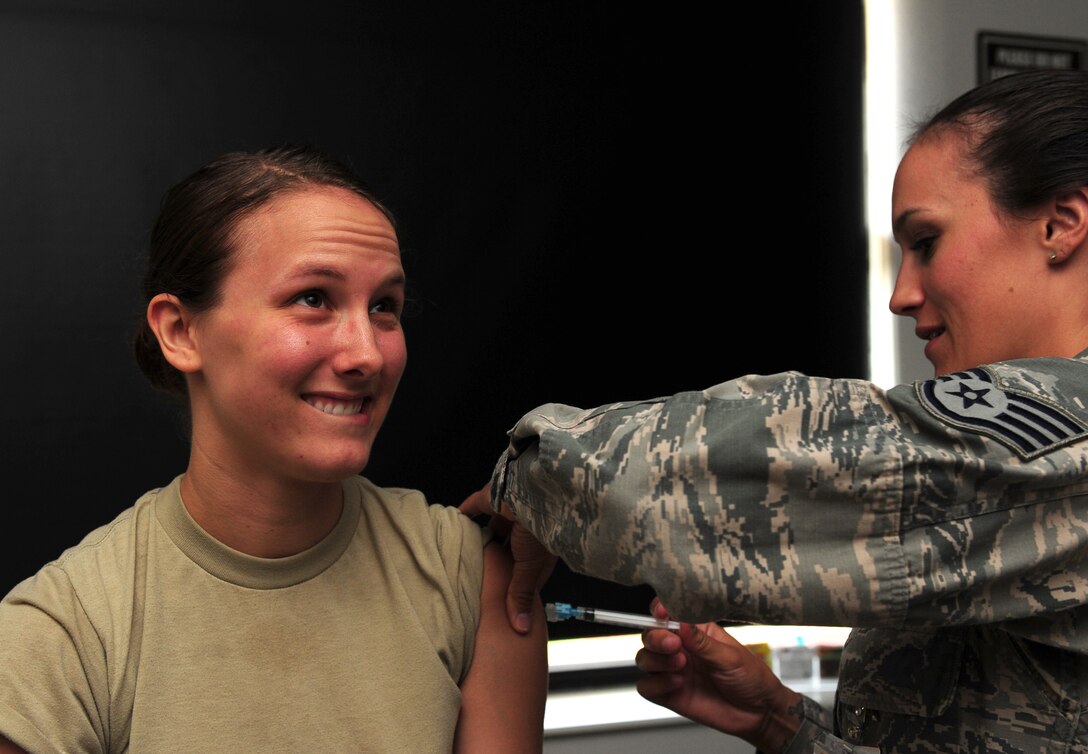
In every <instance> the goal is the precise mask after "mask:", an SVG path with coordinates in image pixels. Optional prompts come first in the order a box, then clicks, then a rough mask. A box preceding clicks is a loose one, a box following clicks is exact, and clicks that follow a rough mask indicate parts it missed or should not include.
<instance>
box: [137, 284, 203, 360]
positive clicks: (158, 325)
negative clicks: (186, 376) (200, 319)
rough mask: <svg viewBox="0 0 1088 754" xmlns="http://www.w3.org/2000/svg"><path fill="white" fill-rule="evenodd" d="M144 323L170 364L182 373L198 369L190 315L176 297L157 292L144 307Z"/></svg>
mask: <svg viewBox="0 0 1088 754" xmlns="http://www.w3.org/2000/svg"><path fill="white" fill-rule="evenodd" d="M147 324H148V325H150V326H151V332H153V333H155V338H156V339H158V341H159V348H161V349H162V354H163V356H164V357H165V358H166V360H167V361H168V362H170V364H171V365H172V366H173V367H174V368H175V369H177V370H178V371H181V372H195V371H197V370H198V369H200V351H199V349H198V348H197V347H196V341H195V339H194V338H193V333H192V314H191V313H190V312H189V310H188V308H186V306H185V304H183V303H181V301H180V299H178V297H177V296H174V295H172V294H169V293H160V294H158V295H157V296H155V297H154V298H153V299H151V301H150V302H148V304H147Z"/></svg>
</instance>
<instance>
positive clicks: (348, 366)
mask: <svg viewBox="0 0 1088 754" xmlns="http://www.w3.org/2000/svg"><path fill="white" fill-rule="evenodd" d="M379 339H380V334H379V333H378V332H377V331H376V330H375V328H374V325H373V323H372V322H371V321H370V317H369V315H368V314H364V315H362V316H352V317H345V318H344V319H343V320H341V322H340V324H339V326H338V328H337V336H336V352H335V354H334V356H333V360H332V364H333V369H335V370H336V372H337V373H339V374H344V375H350V376H354V377H371V376H373V375H375V374H377V373H378V372H380V371H381V369H382V365H383V364H384V362H385V357H384V356H383V355H382V349H381V347H380V343H379Z"/></svg>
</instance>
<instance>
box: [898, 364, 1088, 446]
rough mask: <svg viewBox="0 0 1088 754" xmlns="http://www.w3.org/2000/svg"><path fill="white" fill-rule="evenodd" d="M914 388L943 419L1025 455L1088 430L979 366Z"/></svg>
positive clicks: (1055, 444) (1076, 420) (1068, 439)
mask: <svg viewBox="0 0 1088 754" xmlns="http://www.w3.org/2000/svg"><path fill="white" fill-rule="evenodd" d="M915 390H916V392H917V393H918V399H919V400H920V401H921V402H922V405H923V406H925V407H926V409H927V410H928V411H929V412H930V413H931V414H933V415H934V416H936V417H937V418H938V419H940V420H941V421H943V422H944V423H946V424H951V425H953V426H956V427H960V428H961V429H965V430H968V431H970V432H978V433H979V434H983V435H987V436H989V437H992V438H994V439H995V440H997V441H999V442H1001V443H1003V444H1004V445H1007V446H1008V447H1010V448H1012V449H1013V450H1014V451H1016V453H1017V455H1019V456H1020V457H1021V458H1023V459H1025V460H1026V459H1029V458H1034V457H1036V456H1039V455H1042V454H1043V453H1046V452H1048V451H1050V450H1053V449H1054V448H1058V447H1061V446H1062V445H1066V444H1068V443H1071V442H1073V441H1075V440H1079V439H1081V438H1082V437H1084V436H1085V435H1086V434H1088V426H1086V425H1085V424H1084V423H1083V422H1082V421H1080V420H1079V419H1077V418H1076V417H1074V416H1071V415H1070V414H1068V413H1066V412H1065V411H1063V410H1061V409H1059V408H1058V407H1056V406H1053V405H1051V404H1049V403H1046V402H1045V401H1042V400H1040V399H1039V398H1036V397H1034V396H1031V395H1023V394H1020V393H1017V392H1014V391H1011V390H1002V389H1001V388H999V387H998V386H997V385H995V384H994V382H993V379H992V378H991V377H990V375H989V373H988V372H986V371H985V370H983V369H971V370H969V371H966V372H955V373H953V374H946V375H942V376H941V377H938V378H936V379H933V380H927V381H925V382H921V383H918V385H917V386H916V388H915Z"/></svg>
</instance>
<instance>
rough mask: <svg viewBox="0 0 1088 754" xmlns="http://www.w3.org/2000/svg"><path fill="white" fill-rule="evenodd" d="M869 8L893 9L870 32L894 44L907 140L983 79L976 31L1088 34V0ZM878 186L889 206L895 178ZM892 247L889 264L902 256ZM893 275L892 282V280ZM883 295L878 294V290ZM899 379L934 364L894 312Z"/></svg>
mask: <svg viewBox="0 0 1088 754" xmlns="http://www.w3.org/2000/svg"><path fill="white" fill-rule="evenodd" d="M866 6H867V9H868V12H872V11H877V12H885V11H890V15H891V18H892V26H891V27H890V29H889V31H890V32H891V33H892V34H893V35H894V39H891V40H889V39H870V40H869V50H870V53H869V54H870V55H871V56H872V55H880V54H883V53H884V52H886V51H891V57H892V58H893V60H894V64H895V68H896V69H897V70H898V74H897V75H896V77H895V84H894V87H895V90H896V92H897V95H896V100H897V105H896V113H895V116H894V118H895V120H896V121H898V123H897V127H898V128H899V129H900V130H899V132H898V134H897V138H896V140H895V144H896V145H898V149H899V151H898V152H897V154H896V160H897V159H898V157H899V156H901V155H902V143H903V140H904V139H905V138H906V137H907V135H908V133H909V131H910V124H911V122H912V121H913V120H916V119H919V118H922V117H924V116H926V115H927V114H930V113H932V112H933V111H934V110H935V109H936V108H938V107H939V106H941V105H943V104H945V103H946V102H947V101H949V100H951V99H952V98H954V97H955V96H957V95H959V94H961V93H962V92H964V91H966V90H967V89H970V88H971V87H973V86H975V85H976V84H977V83H978V82H977V70H976V57H977V49H976V47H977V35H978V33H979V32H980V31H987V32H999V33H1005V34H1021V35H1030V36H1041V37H1056V38H1061V39H1075V40H1085V39H1088V2H1085V0H871V1H870V2H867V3H866ZM883 185H884V188H883V189H881V188H880V187H879V186H873V187H872V189H873V190H872V191H871V192H870V195H871V196H877V197H879V196H883V197H884V199H883V201H884V206H883V207H879V206H878V207H877V211H878V212H880V211H882V212H884V213H885V214H886V215H887V214H890V211H891V209H890V207H891V185H890V183H887V182H886V181H885V182H884V184H883ZM892 248H893V255H892V256H893V259H892V264H891V265H890V269H891V271H892V272H894V269H895V266H896V264H898V249H897V248H895V247H894V246H893V247H892ZM891 282H892V281H891V279H890V276H889V280H888V285H889V286H890V284H891ZM888 292H890V287H889V288H888V289H887V292H883V293H876V292H874V295H873V300H872V301H871V304H870V306H871V309H872V311H873V312H874V313H876V314H877V315H878V316H879V314H880V312H883V311H886V310H887V295H888ZM878 296H879V298H878ZM891 321H892V322H894V325H893V326H894V328H895V335H894V337H895V352H896V355H897V358H898V365H897V368H896V369H895V373H896V375H897V377H896V380H895V381H896V382H906V381H910V380H915V379H927V378H929V377H932V376H933V371H932V367H931V365H930V364H929V362H928V361H926V360H925V357H924V356H923V355H922V342H921V341H919V340H918V339H917V338H916V337H915V336H914V321H913V320H911V319H906V318H903V317H896V318H895V319H894V320H891Z"/></svg>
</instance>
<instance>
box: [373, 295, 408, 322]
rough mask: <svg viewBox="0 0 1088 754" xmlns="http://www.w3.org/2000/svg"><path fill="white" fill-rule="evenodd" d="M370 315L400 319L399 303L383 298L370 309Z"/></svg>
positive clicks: (392, 299)
mask: <svg viewBox="0 0 1088 754" xmlns="http://www.w3.org/2000/svg"><path fill="white" fill-rule="evenodd" d="M370 313H371V314H392V315H393V316H394V317H398V318H399V317H400V313H401V302H400V301H399V300H397V299H394V298H383V299H381V300H380V301H378V302H377V303H375V304H374V305H373V306H371V307H370Z"/></svg>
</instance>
